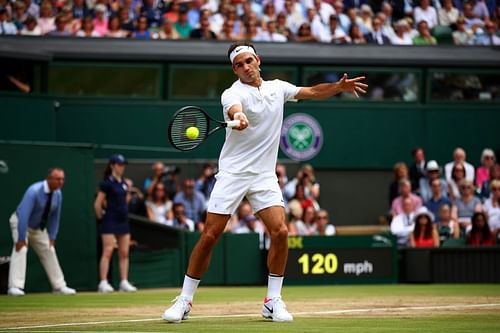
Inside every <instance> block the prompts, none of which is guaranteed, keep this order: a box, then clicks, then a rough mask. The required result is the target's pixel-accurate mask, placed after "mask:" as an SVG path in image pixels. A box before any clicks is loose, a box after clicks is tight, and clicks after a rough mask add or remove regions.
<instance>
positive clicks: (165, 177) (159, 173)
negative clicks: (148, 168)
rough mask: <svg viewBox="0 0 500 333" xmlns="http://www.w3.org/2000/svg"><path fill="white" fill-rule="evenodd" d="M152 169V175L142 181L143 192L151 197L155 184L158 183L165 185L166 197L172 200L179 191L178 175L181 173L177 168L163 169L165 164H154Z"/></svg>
mask: <svg viewBox="0 0 500 333" xmlns="http://www.w3.org/2000/svg"><path fill="white" fill-rule="evenodd" d="M152 169H153V175H152V176H149V177H148V178H146V180H144V185H143V187H144V192H145V193H146V194H147V196H148V197H151V194H152V192H153V189H154V187H155V186H156V184H157V183H158V182H162V183H163V184H164V185H165V190H166V192H167V196H168V197H169V198H170V199H173V198H174V197H175V194H176V193H177V192H178V191H179V184H178V175H179V173H180V171H181V170H180V169H179V167H177V166H168V167H165V164H163V162H155V163H154V164H153V166H152Z"/></svg>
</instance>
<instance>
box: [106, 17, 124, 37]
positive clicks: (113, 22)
mask: <svg viewBox="0 0 500 333" xmlns="http://www.w3.org/2000/svg"><path fill="white" fill-rule="evenodd" d="M128 34H129V32H128V31H127V30H123V29H122V28H121V26H120V18H119V17H118V16H116V15H113V16H111V17H110V18H109V21H108V32H107V33H106V37H112V38H126V37H127V36H128Z"/></svg>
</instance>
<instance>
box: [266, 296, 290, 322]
mask: <svg viewBox="0 0 500 333" xmlns="http://www.w3.org/2000/svg"><path fill="white" fill-rule="evenodd" d="M262 317H264V318H267V319H272V320H273V321H276V322H290V321H293V316H292V315H291V314H290V312H288V310H287V309H286V305H285V302H283V300H282V299H281V296H278V297H273V298H266V299H264V305H263V306H262Z"/></svg>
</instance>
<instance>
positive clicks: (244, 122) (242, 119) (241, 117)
mask: <svg viewBox="0 0 500 333" xmlns="http://www.w3.org/2000/svg"><path fill="white" fill-rule="evenodd" d="M233 120H239V121H240V126H237V127H233V129H237V130H239V131H241V130H244V129H245V128H247V127H248V118H247V116H246V115H245V114H244V113H243V112H241V111H240V112H236V113H235V114H234V116H233Z"/></svg>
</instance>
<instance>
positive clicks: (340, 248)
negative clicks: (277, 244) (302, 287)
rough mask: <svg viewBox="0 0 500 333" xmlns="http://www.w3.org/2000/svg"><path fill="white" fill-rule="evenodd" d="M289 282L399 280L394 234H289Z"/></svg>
mask: <svg viewBox="0 0 500 333" xmlns="http://www.w3.org/2000/svg"><path fill="white" fill-rule="evenodd" d="M288 248H289V252H288V262H287V267H286V272H285V277H286V281H287V284H335V283H396V282H397V280H398V269H397V258H398V257H397V253H398V252H397V247H396V241H395V239H394V238H393V236H391V235H385V234H384V235H362V236H306V237H300V236H299V237H289V238H288Z"/></svg>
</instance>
